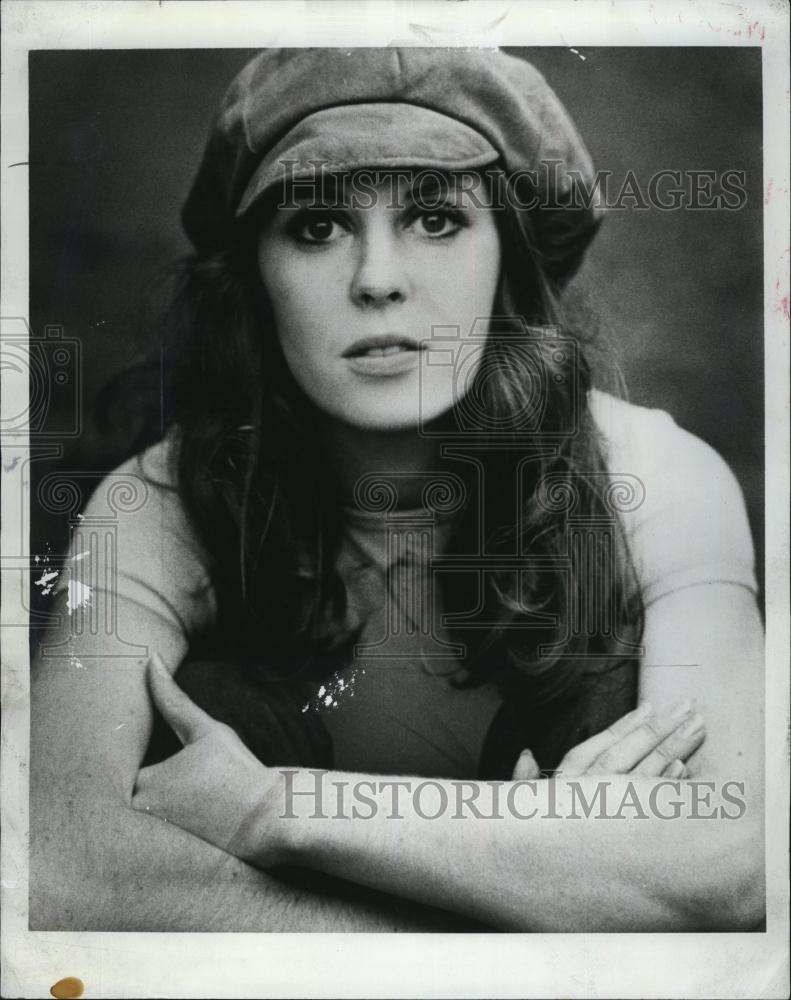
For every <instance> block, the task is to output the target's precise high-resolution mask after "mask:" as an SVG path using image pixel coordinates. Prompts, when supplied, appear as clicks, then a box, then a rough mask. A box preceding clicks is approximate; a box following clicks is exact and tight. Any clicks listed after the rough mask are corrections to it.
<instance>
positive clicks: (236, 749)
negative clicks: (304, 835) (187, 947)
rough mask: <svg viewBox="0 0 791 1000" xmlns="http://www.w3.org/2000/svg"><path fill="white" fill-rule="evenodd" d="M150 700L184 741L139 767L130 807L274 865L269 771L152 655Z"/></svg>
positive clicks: (277, 857)
mask: <svg viewBox="0 0 791 1000" xmlns="http://www.w3.org/2000/svg"><path fill="white" fill-rule="evenodd" d="M148 685H149V690H150V692H151V698H152V700H153V702H154V704H155V705H156V707H157V708H158V709H159V711H160V712H161V714H162V717H163V718H164V719H165V721H166V722H167V723H168V725H169V726H170V727H171V728H172V729H173V731H174V732H175V734H176V735H177V736H178V738H179V739H180V740H181V742H182V743H183V744H184V747H183V749H182V750H180V751H179V752H178V753H176V754H174V755H173V756H172V757H169V758H168V759H167V760H164V761H162V762H161V763H160V764H154V765H152V766H151V767H144V768H142V769H141V770H140V771H139V772H138V775H137V782H136V784H135V790H134V793H133V796H132V807H133V808H134V809H138V810H140V811H142V812H147V813H151V814H152V815H154V816H159V817H160V818H161V819H163V820H165V821H166V822H169V823H175V824H176V825H177V826H180V827H182V828H183V829H185V830H188V831H189V832H190V833H193V834H195V835H196V836H198V837H201V838H202V839H203V840H207V841H208V842H209V843H211V844H214V845H216V846H217V847H220V848H222V849H223V850H225V851H228V853H229V854H233V855H235V856H236V857H238V858H241V859H242V860H245V861H250V862H251V863H254V864H255V865H256V866H257V867H259V868H264V867H269V866H271V865H275V864H279V863H280V862H281V860H282V853H283V850H284V847H285V845H284V844H281V843H279V840H280V839H281V837H282V834H279V833H278V829H279V827H280V828H282V826H283V824H279V825H278V824H277V823H276V822H275V818H276V816H277V812H276V809H277V805H276V802H275V786H276V782H275V772H274V770H273V769H272V768H268V767H266V766H265V765H264V764H262V763H261V762H260V761H259V760H258V758H257V757H255V756H254V755H253V754H252V753H251V752H250V751H249V750H248V749H247V747H246V746H245V745H244V743H242V741H241V740H240V739H239V737H238V736H237V735H236V733H235V732H234V730H233V729H231V727H230V726H227V725H226V724H225V723H224V722H218V721H217V720H216V719H213V718H212V717H211V716H210V715H208V714H207V713H206V712H204V711H203V709H202V708H199V707H198V706H197V705H196V704H195V703H194V702H193V701H191V700H190V698H189V697H188V696H187V695H186V694H185V693H184V692H183V691H182V690H181V688H180V687H179V686H178V684H176V682H175V681H174V680H173V678H172V677H171V675H170V674H169V672H168V670H167V668H166V667H165V665H164V664H163V662H162V660H161V659H160V658H159V657H158V656H157V655H156V653H155V654H154V655H153V656H152V657H151V659H150V660H149V663H148Z"/></svg>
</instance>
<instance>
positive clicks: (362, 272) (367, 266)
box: [349, 231, 408, 309]
mask: <svg viewBox="0 0 791 1000" xmlns="http://www.w3.org/2000/svg"><path fill="white" fill-rule="evenodd" d="M407 281H408V279H407V275H406V272H405V269H404V261H402V260H401V256H400V253H399V248H398V246H397V243H396V241H395V240H394V239H393V238H392V237H391V236H390V235H389V234H388V233H387V232H382V231H379V232H369V233H367V234H366V235H365V236H364V237H363V238H362V239H361V240H360V242H359V257H358V260H357V265H356V267H355V271H354V274H353V276H352V281H351V287H350V289H349V291H350V295H351V298H352V301H353V302H354V303H355V304H356V305H358V306H360V307H362V308H364V309H381V308H384V307H387V306H389V305H393V304H395V303H398V302H404V301H406V299H407V295H408V292H407Z"/></svg>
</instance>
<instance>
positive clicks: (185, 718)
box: [148, 653, 214, 745]
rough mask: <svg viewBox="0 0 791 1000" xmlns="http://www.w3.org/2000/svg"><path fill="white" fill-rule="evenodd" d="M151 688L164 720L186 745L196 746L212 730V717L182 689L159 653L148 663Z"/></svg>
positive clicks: (152, 695)
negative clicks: (194, 744) (194, 743)
mask: <svg viewBox="0 0 791 1000" xmlns="http://www.w3.org/2000/svg"><path fill="white" fill-rule="evenodd" d="M148 686H149V690H150V691H151V697H152V699H153V701H154V704H155V705H156V707H157V708H158V709H159V711H160V712H161V714H162V718H163V719H164V720H165V722H167V724H168V725H169V726H170V728H171V729H172V730H173V732H174V733H175V734H176V736H178V738H179V739H180V740H181V742H182V743H183V744H185V745H186V744H187V743H192V742H194V741H195V740H197V739H199V738H200V737H201V736H203V735H205V734H206V733H207V732H208V731H209V729H210V728H211V726H212V724H213V722H214V720H213V719H212V717H211V716H210V715H208V714H207V713H206V712H204V711H203V709H202V708H199V707H198V706H197V705H196V704H195V702H194V701H192V700H191V699H190V698H189V696H188V695H186V694H185V693H184V692H183V691H182V690H181V688H180V687H179V686H178V684H177V683H176V682H175V681H174V680H173V678H172V677H171V676H170V674H169V672H168V669H167V667H166V666H165V664H164V663H163V662H162V660H161V659H160V657H159V656H158V655H157V654H156V653H154V654H153V655H152V656H151V659H150V660H149V661H148Z"/></svg>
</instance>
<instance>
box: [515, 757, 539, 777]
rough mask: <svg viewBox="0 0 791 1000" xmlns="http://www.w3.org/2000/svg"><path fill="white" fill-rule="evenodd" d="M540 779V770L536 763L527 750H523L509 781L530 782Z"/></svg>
mask: <svg viewBox="0 0 791 1000" xmlns="http://www.w3.org/2000/svg"><path fill="white" fill-rule="evenodd" d="M540 777H541V768H540V767H539V766H538V761H537V760H536V759H535V757H534V756H533V754H532V753H531V752H530V751H529V750H523V751H522V752H521V753H520V754H519V758H518V760H517V762H516V766H515V767H514V773H513V774H512V776H511V781H530V780H532V779H534V778H540Z"/></svg>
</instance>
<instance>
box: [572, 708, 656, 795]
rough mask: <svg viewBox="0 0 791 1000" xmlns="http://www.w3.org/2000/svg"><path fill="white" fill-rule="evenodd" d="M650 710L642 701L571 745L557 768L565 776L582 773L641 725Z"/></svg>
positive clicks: (649, 713)
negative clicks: (610, 722)
mask: <svg viewBox="0 0 791 1000" xmlns="http://www.w3.org/2000/svg"><path fill="white" fill-rule="evenodd" d="M652 711H653V710H652V708H651V706H650V705H649V703H648V702H647V701H645V702H643V704H642V705H638V707H637V708H636V709H634V711H633V712H628V713H627V714H626V715H623V716H621V718H620V719H618V720H617V721H616V722H614V723H613V724H612V725H611V726H608V727H607V729H604V730H602V732H600V733H597V734H596V735H595V736H591V738H590V739H588V740H585V741H584V742H583V743H580V744H578V745H577V746H575V747H573V748H572V749H571V750H570V751H569V752H568V753H567V754H566V756H565V757H564V758H563V760H562V761H561V762H560V765H559V767H558V770H559V771H562V772H563V774H564V775H566V777H574V776H575V775H579V774H584V773H585V771H586V770H587V769H588V768H589V767H590V766H591V765H592V764H593V763H594V762H595V761H596V759H597V758H598V757H599V755H600V754H602V753H604V751H605V750H608V749H609V748H610V747H612V746H614V745H615V744H616V743H618V742H619V741H620V740H622V739H623V738H624V737H625V736H628V735H629V733H631V732H633V731H634V730H635V729H637V727H638V726H640V725H642V723H643V722H644V721H645V719H647V718H648V717H649V716H650V715H651V713H652Z"/></svg>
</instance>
